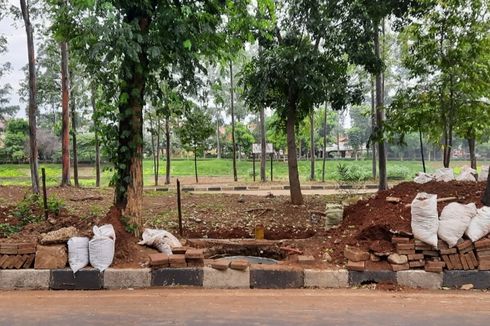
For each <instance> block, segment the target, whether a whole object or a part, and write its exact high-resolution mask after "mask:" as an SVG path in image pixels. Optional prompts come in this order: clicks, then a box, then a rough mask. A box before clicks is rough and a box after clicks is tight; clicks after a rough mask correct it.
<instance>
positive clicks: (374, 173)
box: [371, 77, 378, 179]
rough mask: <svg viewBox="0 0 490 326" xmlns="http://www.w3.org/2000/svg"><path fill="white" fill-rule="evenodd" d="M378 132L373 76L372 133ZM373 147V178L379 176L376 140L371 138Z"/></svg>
mask: <svg viewBox="0 0 490 326" xmlns="http://www.w3.org/2000/svg"><path fill="white" fill-rule="evenodd" d="M375 132H376V94H375V86H374V78H372V77H371V135H374V134H375ZM371 148H372V151H371V152H372V171H373V179H376V177H377V170H378V169H377V167H376V164H377V163H376V155H377V154H376V142H375V141H374V140H371Z"/></svg>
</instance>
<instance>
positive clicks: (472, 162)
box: [468, 138, 476, 170]
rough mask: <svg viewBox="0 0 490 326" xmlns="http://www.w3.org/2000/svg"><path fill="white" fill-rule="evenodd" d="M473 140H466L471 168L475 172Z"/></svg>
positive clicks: (474, 142) (474, 143)
mask: <svg viewBox="0 0 490 326" xmlns="http://www.w3.org/2000/svg"><path fill="white" fill-rule="evenodd" d="M475 145H476V141H475V138H468V147H469V149H470V164H471V168H472V169H475V170H476V153H475Z"/></svg>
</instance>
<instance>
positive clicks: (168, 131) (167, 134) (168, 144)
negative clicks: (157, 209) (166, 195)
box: [165, 116, 170, 185]
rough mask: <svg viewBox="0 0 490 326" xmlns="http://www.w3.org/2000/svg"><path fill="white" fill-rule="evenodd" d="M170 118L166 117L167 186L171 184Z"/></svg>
mask: <svg viewBox="0 0 490 326" xmlns="http://www.w3.org/2000/svg"><path fill="white" fill-rule="evenodd" d="M169 119H170V117H169V116H166V117H165V142H166V144H165V146H166V147H165V155H166V158H165V184H166V185H168V184H170V123H169Z"/></svg>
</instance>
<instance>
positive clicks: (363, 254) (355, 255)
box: [344, 246, 370, 262]
mask: <svg viewBox="0 0 490 326" xmlns="http://www.w3.org/2000/svg"><path fill="white" fill-rule="evenodd" d="M344 256H345V258H347V259H348V260H350V261H353V262H359V261H366V260H369V258H370V256H369V252H367V251H365V250H362V249H359V248H356V247H350V246H346V247H345V249H344Z"/></svg>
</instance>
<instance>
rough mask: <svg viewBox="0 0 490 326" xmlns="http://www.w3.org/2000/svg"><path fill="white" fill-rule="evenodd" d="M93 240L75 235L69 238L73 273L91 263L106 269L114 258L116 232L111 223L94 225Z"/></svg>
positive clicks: (70, 261) (97, 267)
mask: <svg viewBox="0 0 490 326" xmlns="http://www.w3.org/2000/svg"><path fill="white" fill-rule="evenodd" d="M93 232H94V236H93V238H92V240H90V241H89V238H86V237H73V238H71V239H70V240H68V262H69V264H70V268H71V269H72V270H73V273H76V272H77V271H79V270H80V269H82V268H84V267H86V266H88V264H89V263H90V265H92V267H94V268H96V269H98V270H99V271H101V272H102V271H104V270H105V269H107V268H108V267H109V266H110V265H111V264H112V261H113V260H114V251H115V243H116V233H115V232H114V227H113V226H112V225H110V224H106V225H103V226H101V227H97V226H94V227H93Z"/></svg>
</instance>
